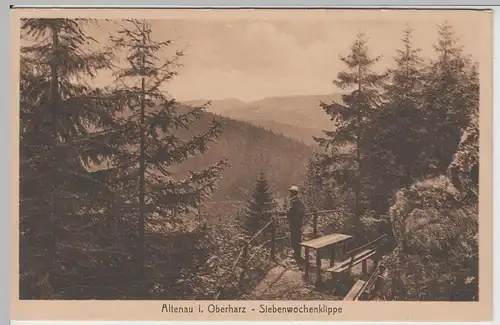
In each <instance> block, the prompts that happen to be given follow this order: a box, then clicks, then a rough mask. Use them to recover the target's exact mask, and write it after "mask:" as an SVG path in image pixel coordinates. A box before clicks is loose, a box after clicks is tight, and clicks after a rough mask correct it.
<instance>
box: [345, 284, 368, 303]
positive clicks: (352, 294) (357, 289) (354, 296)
mask: <svg viewBox="0 0 500 325" xmlns="http://www.w3.org/2000/svg"><path fill="white" fill-rule="evenodd" d="M365 284H366V282H365V281H363V280H358V281H356V283H355V284H354V285H353V286H352V288H351V290H349V293H347V295H346V296H345V297H344V300H347V301H355V300H358V299H359V297H360V296H361V294H362V293H363V291H364V288H365Z"/></svg>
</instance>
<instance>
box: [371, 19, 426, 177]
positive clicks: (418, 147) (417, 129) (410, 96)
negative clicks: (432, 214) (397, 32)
mask: <svg viewBox="0 0 500 325" xmlns="http://www.w3.org/2000/svg"><path fill="white" fill-rule="evenodd" d="M402 43H403V44H402V49H398V50H397V56H396V57H395V58H394V60H395V63H396V67H395V68H394V69H390V70H389V73H390V77H391V82H390V83H389V84H388V85H387V87H386V96H387V105H386V106H385V107H384V110H385V111H384V112H383V116H382V118H380V119H379V121H380V122H381V123H379V124H376V125H375V127H376V128H377V130H376V132H377V133H378V137H377V140H378V141H379V143H378V144H379V145H380V147H382V148H383V149H388V150H389V151H390V153H392V154H393V157H394V163H395V164H396V166H394V167H395V168H397V169H398V170H401V173H402V175H401V178H402V180H401V182H399V184H400V186H404V185H408V184H410V183H411V182H412V181H413V180H414V179H416V178H418V177H419V176H420V175H421V170H419V169H420V168H422V163H423V162H425V161H426V160H427V159H426V158H425V157H424V155H422V150H423V144H422V143H421V142H420V136H421V135H422V134H423V133H424V132H425V123H424V120H423V111H422V110H423V107H422V106H423V103H422V90H423V77H424V76H423V60H422V58H421V57H420V55H419V52H420V49H419V48H415V47H414V46H413V43H412V30H411V28H410V27H407V28H406V29H405V30H404V31H403V38H402ZM401 183H402V184H401Z"/></svg>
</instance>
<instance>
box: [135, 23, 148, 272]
mask: <svg viewBox="0 0 500 325" xmlns="http://www.w3.org/2000/svg"><path fill="white" fill-rule="evenodd" d="M144 28H145V26H144V22H143V25H142V45H145V44H146V34H145V31H144ZM142 50H143V54H142V66H141V69H142V70H143V71H144V68H145V67H144V65H145V54H144V51H145V49H144V48H143V49H142ZM145 84H146V81H145V76H144V75H143V76H142V78H141V123H140V130H139V132H140V163H139V164H140V166H139V221H138V229H139V239H138V240H139V243H138V248H137V260H138V273H139V274H138V276H139V279H142V277H143V275H144V228H145V224H146V216H145V183H146V180H145V177H146V162H145V148H144V147H145V139H144V137H145V134H144V120H145V116H144V115H145V104H146V103H145V91H146V89H145V87H146V86H145Z"/></svg>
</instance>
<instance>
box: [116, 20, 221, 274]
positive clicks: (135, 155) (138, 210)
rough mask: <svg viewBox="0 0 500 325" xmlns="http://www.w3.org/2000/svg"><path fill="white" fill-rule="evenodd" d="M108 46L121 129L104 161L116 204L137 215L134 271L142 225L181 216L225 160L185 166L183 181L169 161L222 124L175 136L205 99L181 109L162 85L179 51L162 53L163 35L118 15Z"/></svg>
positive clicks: (193, 150) (196, 148) (140, 261)
mask: <svg viewBox="0 0 500 325" xmlns="http://www.w3.org/2000/svg"><path fill="white" fill-rule="evenodd" d="M112 44H113V47H114V48H115V49H116V51H123V52H124V53H125V55H126V65H125V66H124V67H123V68H121V69H118V70H116V72H115V76H116V85H117V86H116V95H117V97H119V98H120V99H121V102H120V110H121V116H122V117H121V120H120V128H121V129H122V131H123V135H122V136H121V137H120V138H118V139H116V141H117V142H118V143H120V145H121V147H122V150H121V151H120V153H119V154H117V155H115V156H114V157H113V159H112V160H111V162H110V165H111V166H112V168H116V169H118V170H119V177H117V179H116V180H115V181H116V184H119V185H117V186H118V187H119V188H120V190H121V191H122V192H123V197H125V198H127V200H126V201H125V203H126V204H125V207H124V208H122V210H123V211H124V212H126V213H127V214H129V215H130V214H135V215H136V216H137V231H138V236H137V247H136V254H135V256H136V260H137V267H138V270H137V271H138V275H139V277H141V276H142V274H143V269H144V263H145V256H144V254H145V253H144V250H145V235H146V230H147V228H146V227H147V225H149V226H153V225H157V226H163V227H165V225H167V224H176V223H179V222H181V221H182V217H183V215H184V214H185V213H187V212H189V211H191V210H192V209H193V208H196V207H197V206H198V205H199V204H200V202H201V200H203V199H204V198H205V197H206V196H207V195H209V194H210V193H211V192H212V191H213V190H214V188H215V186H216V182H217V180H218V179H219V178H220V177H221V173H222V171H223V168H224V166H225V165H226V161H222V160H221V161H219V162H218V163H217V164H215V165H213V166H208V167H207V168H205V169H203V170H201V171H197V172H194V171H191V172H190V174H189V176H188V177H187V178H184V179H181V178H180V177H176V175H173V174H172V172H171V171H170V166H172V165H175V164H179V163H181V162H183V161H184V160H186V159H188V158H189V157H192V156H194V155H197V154H200V153H203V152H204V151H205V150H206V149H207V148H208V145H209V143H210V142H213V141H215V139H216V138H217V137H218V136H219V135H220V134H221V132H222V124H221V123H220V122H218V121H215V120H213V121H212V124H211V125H210V126H209V128H208V129H207V130H205V131H204V132H202V133H199V134H195V135H194V136H192V137H191V138H186V137H184V136H181V132H182V130H188V129H189V128H190V126H191V125H192V123H194V122H195V121H196V120H198V119H199V118H200V117H202V116H203V113H204V110H205V108H206V106H207V105H208V103H207V105H204V106H202V107H196V108H189V109H188V108H183V107H181V106H180V105H179V104H178V103H177V102H176V101H175V99H172V98H171V97H170V96H169V95H168V93H167V92H166V91H165V86H166V84H167V83H168V82H169V81H170V80H171V79H172V78H173V77H174V76H175V75H176V74H177V72H176V68H177V67H178V66H179V65H180V64H179V62H178V61H179V59H180V58H181V56H182V54H183V53H182V52H176V54H175V55H174V56H173V57H170V58H167V59H164V58H163V56H164V55H165V52H166V50H167V49H169V48H170V45H171V41H169V40H168V41H156V40H154V39H153V37H152V30H151V26H150V24H149V23H148V22H147V21H146V20H136V19H126V20H124V24H123V25H122V26H121V27H120V29H119V30H118V32H117V33H116V36H113V37H112Z"/></svg>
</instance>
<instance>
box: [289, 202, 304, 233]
mask: <svg viewBox="0 0 500 325" xmlns="http://www.w3.org/2000/svg"><path fill="white" fill-rule="evenodd" d="M305 212H306V207H305V205H304V203H303V202H302V201H301V200H300V199H299V197H298V196H294V197H292V198H291V199H290V208H289V209H288V213H287V218H288V222H290V226H291V227H298V228H300V226H301V225H302V220H303V219H304V215H305Z"/></svg>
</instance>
